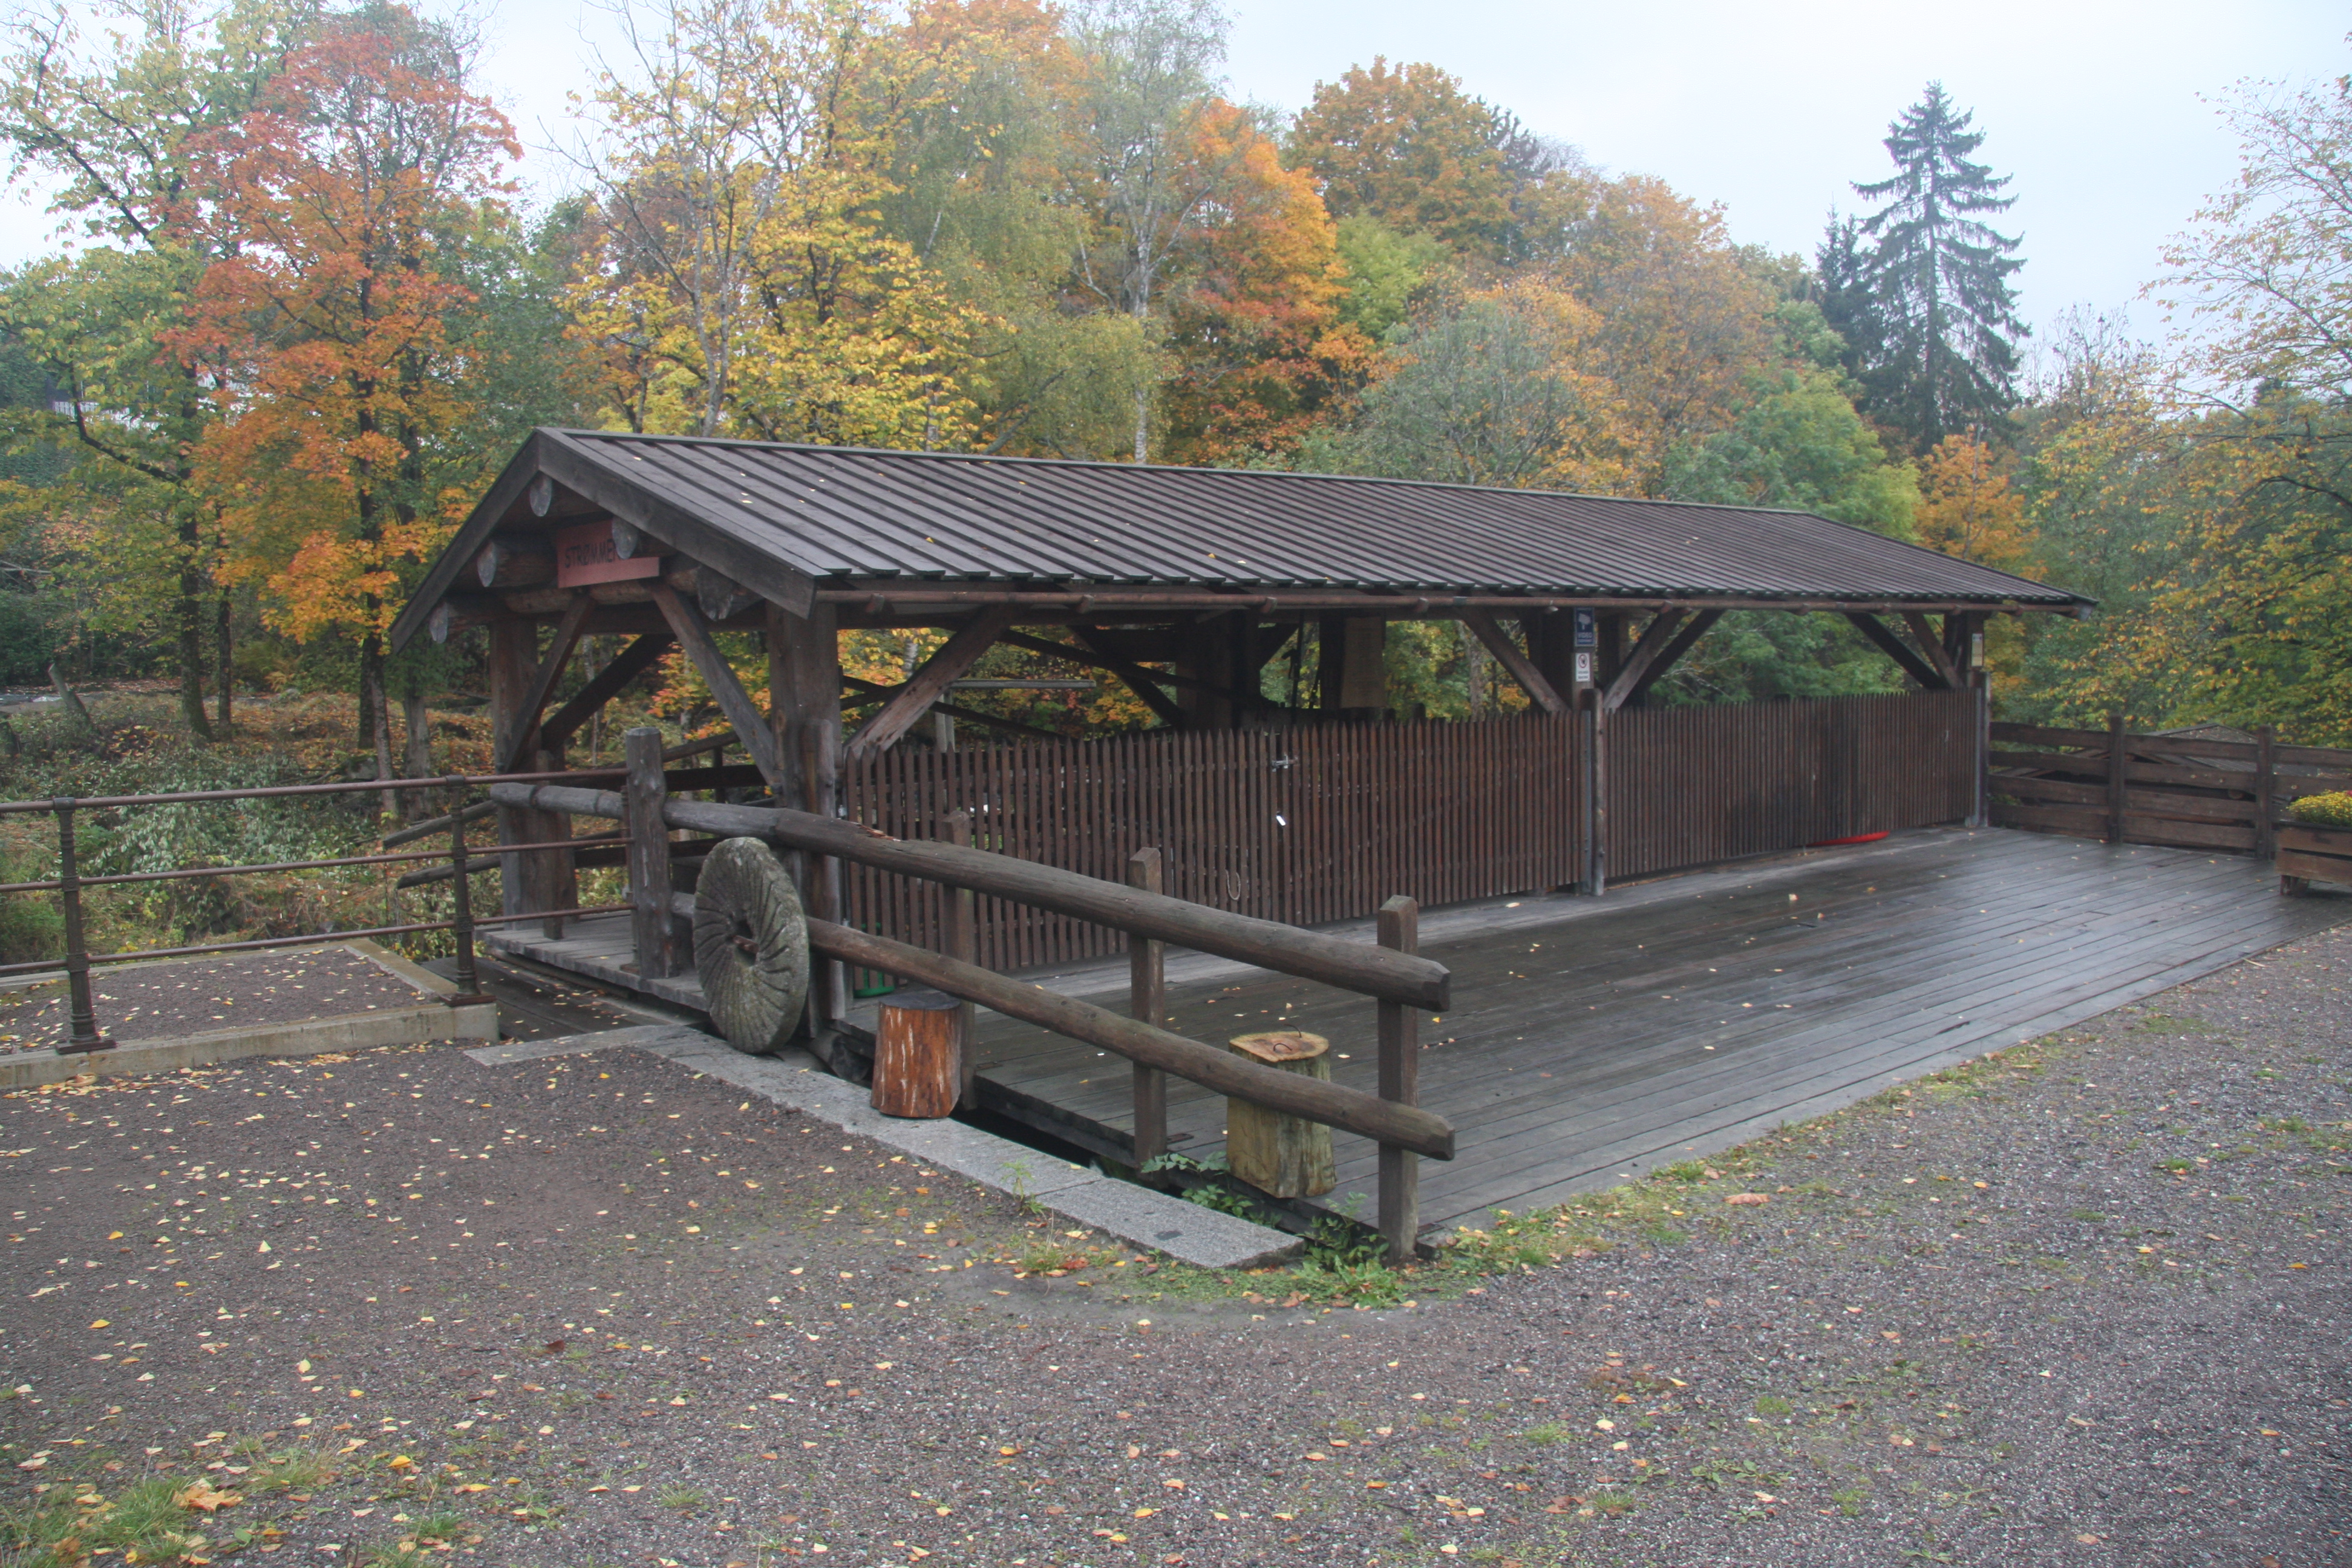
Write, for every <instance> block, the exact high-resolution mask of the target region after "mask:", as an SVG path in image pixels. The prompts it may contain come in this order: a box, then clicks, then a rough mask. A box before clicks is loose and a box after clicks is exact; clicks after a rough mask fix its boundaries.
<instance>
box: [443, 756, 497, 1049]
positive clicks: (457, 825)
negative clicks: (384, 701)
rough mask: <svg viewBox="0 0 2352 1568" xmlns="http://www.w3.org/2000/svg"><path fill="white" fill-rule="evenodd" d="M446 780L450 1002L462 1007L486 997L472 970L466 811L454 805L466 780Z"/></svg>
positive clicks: (478, 978)
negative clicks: (452, 944)
mask: <svg viewBox="0 0 2352 1568" xmlns="http://www.w3.org/2000/svg"><path fill="white" fill-rule="evenodd" d="M448 782H449V788H450V795H449V804H450V813H449V871H450V876H449V880H450V883H451V885H452V886H453V887H454V888H455V889H456V898H457V909H456V911H455V913H454V914H453V915H452V916H451V919H450V922H449V929H450V932H451V934H452V935H453V936H455V937H456V938H457V994H455V995H453V996H451V997H450V998H449V1005H451V1006H452V1007H462V1006H465V1005H467V1004H468V1003H476V1002H483V1001H487V1000H488V998H487V997H486V996H484V995H483V994H482V983H481V977H480V976H479V975H478V974H477V973H475V970H474V889H473V887H472V885H471V880H472V879H471V878H470V877H469V876H468V875H467V869H466V814H465V813H464V812H463V811H461V810H459V809H457V802H458V801H460V800H462V799H463V798H464V797H465V790H466V781H465V780H464V779H462V778H459V777H457V776H456V775H455V774H452V775H451V776H450V778H449V781H448Z"/></svg>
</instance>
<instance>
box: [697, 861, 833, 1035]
mask: <svg viewBox="0 0 2352 1568" xmlns="http://www.w3.org/2000/svg"><path fill="white" fill-rule="evenodd" d="M694 972H695V973H696V975H697V976H698V978H699V979H700V980H701V982H702V997H703V1002H704V1005H706V1006H708V1007H709V1009H710V1021H711V1022H712V1023H714V1024H716V1025H718V1026H719V1033H720V1034H722V1035H724V1036H726V1037H727V1043H728V1044H729V1045H730V1046H733V1047H735V1048H736V1049H737V1050H739V1051H747V1052H749V1053H751V1055H753V1056H765V1055H767V1054H768V1053H769V1052H771V1051H775V1050H781V1049H782V1048H783V1047H784V1044H785V1042H786V1041H788V1040H789V1039H790V1038H791V1037H792V1033H793V1027H794V1026H796V1025H798V1024H799V1022H800V1018H801V1008H802V1006H803V1004H805V1003H806V1002H807V1000H808V985H809V950H808V922H807V921H805V920H804V919H803V917H802V914H801V899H800V893H799V891H798V890H797V889H794V888H793V879H792V876H791V874H790V873H789V872H787V871H786V870H785V869H784V866H783V862H782V861H781V860H779V859H777V858H776V852H775V851H774V850H772V849H771V848H769V847H768V846H767V845H766V843H765V842H763V841H762V840H760V839H757V838H730V839H728V840H727V841H726V842H725V843H723V844H720V845H719V847H717V848H715V849H713V850H711V851H710V853H709V857H708V858H705V859H704V861H703V862H702V874H701V876H700V877H699V878H698V879H697V880H696V882H695V884H694Z"/></svg>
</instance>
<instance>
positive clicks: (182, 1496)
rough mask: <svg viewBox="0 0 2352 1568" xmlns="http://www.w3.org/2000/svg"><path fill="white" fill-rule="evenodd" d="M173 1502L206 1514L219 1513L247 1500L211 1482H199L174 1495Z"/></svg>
mask: <svg viewBox="0 0 2352 1568" xmlns="http://www.w3.org/2000/svg"><path fill="white" fill-rule="evenodd" d="M172 1500H173V1502H175V1503H177V1504H179V1505H180V1506H181V1507H182V1508H193V1509H197V1510H202V1511H203V1512H205V1513H217V1512H219V1511H220V1510H222V1509H225V1508H228V1507H231V1506H233V1505H235V1504H236V1503H239V1502H242V1501H244V1499H243V1498H242V1497H240V1496H238V1495H237V1494H236V1492H225V1491H222V1490H220V1489H218V1488H216V1487H215V1486H214V1485H213V1484H212V1482H210V1481H198V1482H196V1483H195V1485H194V1486H190V1487H183V1488H181V1489H179V1490H178V1491H176V1492H174V1493H173V1494H172Z"/></svg>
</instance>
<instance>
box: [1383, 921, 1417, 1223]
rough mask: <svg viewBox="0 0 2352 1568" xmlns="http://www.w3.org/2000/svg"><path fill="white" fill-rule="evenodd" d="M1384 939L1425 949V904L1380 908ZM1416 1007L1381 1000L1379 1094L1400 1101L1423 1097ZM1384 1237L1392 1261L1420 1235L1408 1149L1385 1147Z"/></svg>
mask: <svg viewBox="0 0 2352 1568" xmlns="http://www.w3.org/2000/svg"><path fill="white" fill-rule="evenodd" d="M1380 943H1381V946H1382V947H1387V948H1393V949H1395V950H1396V951H1397V952H1419V951H1420V950H1421V905H1420V904H1418V903H1417V902H1415V901H1414V900H1412V899H1409V898H1406V897H1405V896H1404V895H1403V894H1402V893H1400V894H1398V895H1397V896H1396V897H1395V898H1392V899H1391V900H1389V901H1388V902H1387V903H1384V904H1382V905H1381V913H1380ZM1417 1023H1418V1021H1417V1019H1416V1018H1415V1016H1414V1015H1413V1010H1412V1008H1411V1007H1408V1006H1406V1005H1404V1004H1403V1003H1402V1002H1382V1003H1381V1004H1380V1053H1381V1099H1382V1100H1393V1101H1394V1102H1396V1103H1397V1104H1399V1105H1417V1104H1419V1103H1420V1100H1421V1040H1420V1033H1421V1031H1420V1029H1419V1028H1418V1027H1417ZM1380 1205H1381V1236H1382V1237H1385V1238H1386V1239H1387V1241H1388V1244H1389V1262H1390V1263H1391V1264H1400V1263H1405V1262H1409V1261H1411V1260H1412V1256H1413V1243H1414V1241H1415V1240H1416V1239H1417V1238H1418V1237H1419V1236H1420V1234H1421V1160H1420V1156H1418V1155H1416V1154H1415V1153H1414V1152H1412V1150H1410V1149H1400V1148H1397V1147H1395V1146H1394V1145H1393V1144H1389V1143H1383V1144H1381V1197H1380Z"/></svg>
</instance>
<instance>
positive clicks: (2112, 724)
mask: <svg viewBox="0 0 2352 1568" xmlns="http://www.w3.org/2000/svg"><path fill="white" fill-rule="evenodd" d="M2130 799H2131V746H2130V737H2129V736H2127V735H2126V733H2125V732H2124V716H2123V715H2122V714H2121V713H2110V714H2108V715H2107V842H2108V843H2110V844H2121V843H2122V842H2123V841H2124V808H2125V806H2126V805H2129V804H2130Z"/></svg>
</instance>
